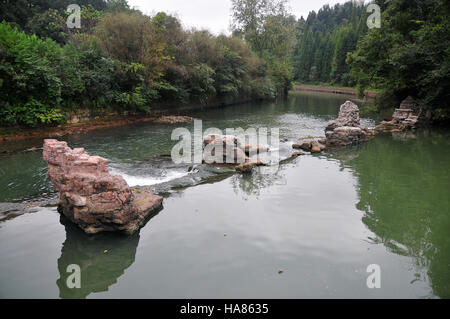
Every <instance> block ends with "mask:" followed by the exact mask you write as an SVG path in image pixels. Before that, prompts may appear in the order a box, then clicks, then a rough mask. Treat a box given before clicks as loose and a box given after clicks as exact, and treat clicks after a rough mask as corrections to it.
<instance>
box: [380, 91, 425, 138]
mask: <svg viewBox="0 0 450 319" xmlns="http://www.w3.org/2000/svg"><path fill="white" fill-rule="evenodd" d="M415 107H416V104H415V102H414V99H413V98H412V97H410V96H409V97H407V98H406V99H405V100H404V101H403V102H402V103H401V104H400V108H399V109H396V110H395V112H394V114H393V115H392V120H391V121H383V122H381V123H380V125H378V126H377V127H376V128H375V130H376V131H377V132H402V131H407V130H411V129H414V128H415V127H416V124H417V121H418V119H419V117H418V116H417V115H415V114H414V108H415Z"/></svg>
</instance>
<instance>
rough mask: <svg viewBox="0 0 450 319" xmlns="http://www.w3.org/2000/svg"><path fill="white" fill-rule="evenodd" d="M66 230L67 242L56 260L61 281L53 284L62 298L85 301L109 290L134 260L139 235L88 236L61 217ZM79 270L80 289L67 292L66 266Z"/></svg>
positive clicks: (107, 234) (103, 234) (67, 275)
mask: <svg viewBox="0 0 450 319" xmlns="http://www.w3.org/2000/svg"><path fill="white" fill-rule="evenodd" d="M61 223H62V224H63V225H64V226H65V228H66V240H65V242H64V244H63V246H62V249H61V257H60V258H59V259H58V271H59V274H60V278H59V279H58V280H57V281H56V284H57V285H58V288H59V296H60V297H61V298H64V299H73V298H76V299H80V298H86V297H87V296H89V295H90V294H91V293H98V292H102V291H108V289H109V287H111V286H112V285H114V284H115V283H116V282H117V279H118V278H119V277H120V276H122V275H123V274H124V272H125V270H126V269H127V268H128V267H130V266H131V265H132V264H133V263H134V260H135V255H136V249H137V246H138V244H139V237H140V235H139V233H136V234H134V235H132V236H125V235H119V234H112V233H102V234H97V235H87V234H85V233H84V232H83V231H82V230H81V229H79V228H78V227H76V226H75V225H73V224H72V223H71V222H70V221H68V220H67V219H66V218H65V217H63V216H61ZM72 264H76V265H78V266H80V268H81V288H79V289H77V288H73V289H70V288H68V287H67V283H66V282H67V279H68V277H69V276H70V275H71V273H68V272H67V267H68V266H69V265H72Z"/></svg>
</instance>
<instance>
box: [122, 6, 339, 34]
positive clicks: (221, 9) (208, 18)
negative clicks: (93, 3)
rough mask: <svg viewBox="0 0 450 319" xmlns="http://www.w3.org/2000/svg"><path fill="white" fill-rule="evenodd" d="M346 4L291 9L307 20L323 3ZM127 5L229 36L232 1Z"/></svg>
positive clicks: (187, 26)
mask: <svg viewBox="0 0 450 319" xmlns="http://www.w3.org/2000/svg"><path fill="white" fill-rule="evenodd" d="M344 2H346V0H290V7H291V9H292V13H293V14H294V15H295V16H297V18H300V16H302V15H303V17H305V18H306V17H307V16H308V13H309V12H310V11H312V10H315V11H318V10H319V9H320V8H321V7H322V6H323V5H324V4H327V3H328V4H330V5H334V4H336V3H344ZM128 3H129V4H130V6H132V7H137V8H138V9H140V10H141V11H142V12H144V13H147V14H152V13H156V12H158V11H165V12H168V13H172V14H174V13H175V14H176V15H177V16H178V17H179V18H180V19H181V21H182V23H183V25H184V26H185V27H186V28H190V27H196V28H198V29H209V30H210V31H212V32H213V33H216V34H218V33H220V32H225V33H229V32H228V31H229V30H228V27H229V25H230V9H231V0H128Z"/></svg>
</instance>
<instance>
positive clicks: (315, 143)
mask: <svg viewBox="0 0 450 319" xmlns="http://www.w3.org/2000/svg"><path fill="white" fill-rule="evenodd" d="M321 142H323V140H304V139H300V140H299V141H298V142H297V143H296V144H294V145H292V148H294V149H297V150H303V151H306V152H311V153H321V152H322V151H323V150H325V148H326V146H325V145H324V143H321Z"/></svg>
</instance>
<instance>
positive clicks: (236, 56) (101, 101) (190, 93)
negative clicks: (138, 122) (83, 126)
mask: <svg viewBox="0 0 450 319" xmlns="http://www.w3.org/2000/svg"><path fill="white" fill-rule="evenodd" d="M70 2H71V1H65V0H61V1H54V0H46V1H43V0H39V1H37V0H20V1H5V0H2V1H1V10H0V20H3V22H1V23H0V104H1V108H0V125H2V126H6V125H26V126H37V125H40V124H51V123H58V122H63V121H64V120H65V118H66V117H67V113H68V112H70V111H74V110H75V111H76V110H79V109H89V110H91V111H94V112H97V113H101V112H102V111H111V110H112V111H117V112H128V113H147V112H149V111H150V108H151V106H152V105H154V104H156V103H172V104H173V105H174V107H176V105H177V104H179V103H189V102H195V103H202V104H207V103H211V102H216V101H227V100H229V101H238V100H241V99H270V98H275V97H276V96H277V95H282V94H284V93H285V92H286V91H287V89H288V88H287V86H290V79H289V78H285V77H287V76H288V75H287V76H286V75H284V74H283V73H282V72H281V71H280V70H281V69H280V67H279V66H280V65H281V63H280V62H279V60H280V59H278V58H277V57H275V56H273V57H271V58H264V57H263V56H267V54H266V53H262V51H260V53H261V54H257V53H254V51H253V50H252V49H251V48H250V46H249V45H248V44H247V42H245V41H244V40H243V39H241V38H238V37H232V36H225V35H219V36H214V35H212V34H211V33H210V32H208V31H206V30H184V29H183V28H182V26H181V23H180V21H179V20H178V19H177V18H176V17H173V16H170V15H167V14H165V13H163V12H160V13H158V14H156V15H154V16H151V17H150V16H146V15H144V14H143V13H142V12H140V11H138V10H135V9H132V8H130V7H129V5H128V3H127V2H126V1H125V0H110V1H107V2H106V1H102V0H84V1H79V2H80V4H81V21H82V24H81V28H80V29H76V28H74V29H69V28H67V25H66V21H67V18H68V16H69V13H67V12H66V8H67V6H68V5H69V4H70ZM267 15H270V12H267Z"/></svg>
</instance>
